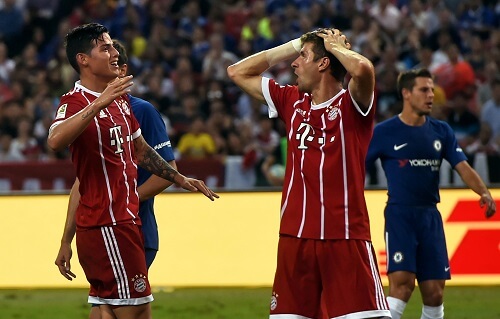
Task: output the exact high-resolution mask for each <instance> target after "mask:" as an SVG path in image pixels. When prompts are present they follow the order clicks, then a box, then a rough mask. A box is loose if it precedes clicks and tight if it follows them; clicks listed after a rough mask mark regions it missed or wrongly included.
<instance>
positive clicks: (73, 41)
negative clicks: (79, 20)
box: [64, 23, 108, 73]
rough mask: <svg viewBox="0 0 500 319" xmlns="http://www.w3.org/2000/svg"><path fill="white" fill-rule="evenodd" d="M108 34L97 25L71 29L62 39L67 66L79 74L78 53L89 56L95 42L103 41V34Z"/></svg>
mask: <svg viewBox="0 0 500 319" xmlns="http://www.w3.org/2000/svg"><path fill="white" fill-rule="evenodd" d="M104 33H108V29H107V28H106V27H105V26H103V25H101V24H99V23H88V24H83V25H80V26H77V27H75V28H73V29H71V30H70V31H69V32H68V34H66V37H65V39H64V44H65V46H66V57H67V58H68V61H69V64H71V66H72V67H73V69H75V71H76V72H78V73H80V67H79V66H78V63H77V62H76V55H77V54H78V53H85V54H90V51H92V49H93V48H94V47H95V45H97V41H99V40H103V34H104Z"/></svg>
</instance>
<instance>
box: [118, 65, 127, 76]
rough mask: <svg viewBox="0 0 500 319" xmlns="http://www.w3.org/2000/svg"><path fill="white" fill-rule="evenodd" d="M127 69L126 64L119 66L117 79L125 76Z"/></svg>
mask: <svg viewBox="0 0 500 319" xmlns="http://www.w3.org/2000/svg"><path fill="white" fill-rule="evenodd" d="M127 69H128V65H127V64H126V63H124V64H122V65H121V66H120V75H119V77H121V78H122V77H124V76H126V75H127Z"/></svg>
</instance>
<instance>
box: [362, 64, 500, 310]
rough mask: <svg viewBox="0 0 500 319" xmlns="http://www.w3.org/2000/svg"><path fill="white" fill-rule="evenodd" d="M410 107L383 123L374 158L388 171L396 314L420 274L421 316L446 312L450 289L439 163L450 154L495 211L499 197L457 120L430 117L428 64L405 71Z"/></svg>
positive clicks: (388, 239)
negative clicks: (459, 136) (476, 165)
mask: <svg viewBox="0 0 500 319" xmlns="http://www.w3.org/2000/svg"><path fill="white" fill-rule="evenodd" d="M397 85H398V92H399V93H400V96H401V97H402V99H403V111H402V112H401V113H400V114H399V115H397V116H395V117H393V118H391V119H388V120H386V121H384V122H382V123H380V124H378V125H376V126H375V129H374V134H373V138H372V140H371V144H370V147H369V150H368V155H367V157H366V165H367V167H369V166H370V165H373V164H374V162H375V160H376V159H377V158H380V160H381V161H382V167H383V169H384V171H385V175H386V177H387V185H388V201H387V206H386V208H385V244H386V251H387V274H388V277H389V294H388V295H389V296H388V297H387V301H388V303H389V307H390V310H391V315H392V318H393V319H400V318H401V315H402V314H403V311H404V309H405V307H406V304H407V302H408V300H409V299H410V297H411V294H412V292H413V290H414V288H415V279H416V280H417V281H418V284H419V288H420V292H421V295H422V301H423V307H422V316H421V319H430V318H433V319H434V318H443V317H444V307H443V291H444V287H445V282H446V280H447V279H450V278H451V277H450V265H449V260H448V253H447V250H446V241H445V235H444V228H443V221H442V218H441V214H440V213H439V211H438V210H437V207H436V205H437V203H438V202H439V169H440V166H441V163H442V160H443V159H446V160H447V161H448V162H449V163H450V164H451V166H452V167H453V168H454V169H455V170H456V171H457V172H458V173H459V175H460V177H461V178H462V180H463V181H464V182H465V183H466V184H467V186H468V187H469V188H470V189H472V190H473V191H474V192H476V193H477V194H478V195H479V196H480V200H479V204H480V205H481V207H483V206H486V211H485V215H486V217H487V218H489V217H491V216H493V214H495V211H496V205H495V201H494V200H493V198H492V197H491V194H490V192H489V191H488V189H487V188H486V186H485V184H484V182H483V181H482V180H481V178H480V177H479V175H478V174H477V173H476V171H474V169H472V168H471V167H470V165H469V164H468V163H467V158H466V156H465V154H464V153H463V151H462V149H461V148H460V147H459V146H458V144H457V140H456V139H455V135H454V133H453V130H452V129H451V127H450V126H449V125H448V124H447V123H446V122H443V121H438V120H436V119H433V118H431V117H429V116H428V115H429V114H430V113H431V109H432V103H433V99H434V81H433V77H432V74H431V73H430V72H429V71H428V70H425V69H420V70H410V71H406V72H403V73H401V74H400V75H399V77H398V82H397Z"/></svg>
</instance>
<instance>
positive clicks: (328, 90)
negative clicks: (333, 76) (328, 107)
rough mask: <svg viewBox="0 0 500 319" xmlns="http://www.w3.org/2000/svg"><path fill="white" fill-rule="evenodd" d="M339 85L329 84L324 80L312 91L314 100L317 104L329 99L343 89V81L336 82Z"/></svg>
mask: <svg viewBox="0 0 500 319" xmlns="http://www.w3.org/2000/svg"><path fill="white" fill-rule="evenodd" d="M336 84H337V85H332V84H331V82H330V84H327V82H326V81H322V82H321V83H320V85H319V86H318V87H317V88H316V89H315V90H313V91H312V92H311V96H312V101H313V103H314V104H315V105H318V104H321V103H323V102H326V101H328V100H329V99H331V98H332V97H334V96H335V95H337V94H338V93H339V92H340V91H342V89H343V87H342V83H338V82H336Z"/></svg>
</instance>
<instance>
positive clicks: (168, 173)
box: [139, 145, 179, 183]
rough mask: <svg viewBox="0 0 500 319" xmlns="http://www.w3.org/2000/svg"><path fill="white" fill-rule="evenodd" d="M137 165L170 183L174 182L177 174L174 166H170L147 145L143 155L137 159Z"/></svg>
mask: <svg viewBox="0 0 500 319" xmlns="http://www.w3.org/2000/svg"><path fill="white" fill-rule="evenodd" d="M139 165H140V166H141V167H142V168H144V169H145V170H147V171H148V172H150V173H151V174H155V175H157V176H160V177H161V178H164V179H166V180H167V181H170V182H172V183H175V180H174V178H175V175H177V174H179V172H177V171H176V170H175V168H173V167H172V166H170V164H169V163H168V162H167V161H165V160H164V159H163V158H162V157H161V156H160V155H159V154H158V153H157V152H156V151H155V150H154V149H153V148H152V147H151V146H149V145H148V146H147V147H146V151H145V152H144V156H143V157H142V159H140V160H139Z"/></svg>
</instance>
